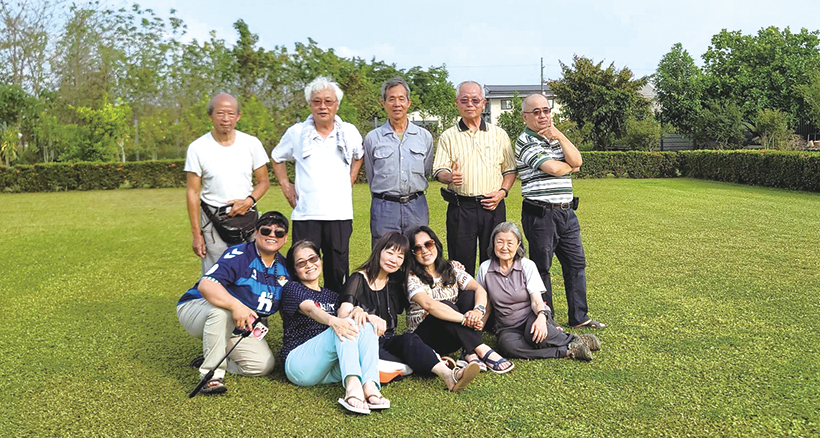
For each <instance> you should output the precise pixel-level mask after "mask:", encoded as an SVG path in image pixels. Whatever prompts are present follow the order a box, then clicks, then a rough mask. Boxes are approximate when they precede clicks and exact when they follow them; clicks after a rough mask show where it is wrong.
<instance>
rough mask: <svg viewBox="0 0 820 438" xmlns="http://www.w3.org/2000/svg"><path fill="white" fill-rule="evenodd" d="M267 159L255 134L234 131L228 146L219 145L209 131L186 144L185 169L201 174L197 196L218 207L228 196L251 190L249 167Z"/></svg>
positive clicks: (250, 169) (250, 171)
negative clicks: (232, 140)
mask: <svg viewBox="0 0 820 438" xmlns="http://www.w3.org/2000/svg"><path fill="white" fill-rule="evenodd" d="M267 163H268V155H267V153H266V152H265V148H264V147H262V142H260V141H259V139H258V138H256V137H254V136H252V135H248V134H245V133H244V132H239V131H236V139H235V140H234V142H233V144H232V145H230V146H222V145H221V144H219V143H217V142H216V140H214V137H213V136H212V135H211V133H210V132H209V133H207V134H205V135H203V136H202V137H199V138H198V139H196V140H194V141H193V143H191V145H190V146H188V153H187V155H186V157H185V171H186V172H192V173H195V174H196V175H197V176H199V177H200V178H202V191H201V192H200V194H199V198H200V199H202V200H203V201H205V203H206V204H208V205H212V206H214V207H221V206H223V205H225V204H227V203H228V201H230V200H232V199H245V198H247V197H248V195H250V194H251V193H252V192H253V180H252V178H253V171H254V170H256V169H259V168H260V167H262V166H264V165H266V164H267Z"/></svg>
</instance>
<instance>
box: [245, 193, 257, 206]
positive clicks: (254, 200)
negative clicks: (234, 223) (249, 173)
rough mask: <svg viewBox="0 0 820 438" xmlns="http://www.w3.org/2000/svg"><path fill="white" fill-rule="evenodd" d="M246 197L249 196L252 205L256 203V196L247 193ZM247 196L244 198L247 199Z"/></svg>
mask: <svg viewBox="0 0 820 438" xmlns="http://www.w3.org/2000/svg"><path fill="white" fill-rule="evenodd" d="M248 198H251V201H253V205H256V202H257V201H256V198H254V197H253V195H248ZM248 198H245V199H248Z"/></svg>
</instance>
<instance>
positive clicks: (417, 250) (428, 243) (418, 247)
mask: <svg viewBox="0 0 820 438" xmlns="http://www.w3.org/2000/svg"><path fill="white" fill-rule="evenodd" d="M435 247H436V242H435V241H434V240H433V239H430V240H428V241H426V242H424V243H422V244H421V245H416V246H414V247H413V254H418V253H420V252H421V250H422V248H427V251H432V250H433V248H435Z"/></svg>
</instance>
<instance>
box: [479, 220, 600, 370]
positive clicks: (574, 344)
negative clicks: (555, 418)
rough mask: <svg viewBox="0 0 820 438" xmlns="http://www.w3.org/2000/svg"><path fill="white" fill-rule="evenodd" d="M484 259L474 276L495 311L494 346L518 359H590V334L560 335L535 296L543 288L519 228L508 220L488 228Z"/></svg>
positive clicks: (595, 344)
mask: <svg viewBox="0 0 820 438" xmlns="http://www.w3.org/2000/svg"><path fill="white" fill-rule="evenodd" d="M487 250H488V253H489V256H490V259H489V260H487V261H485V262H484V263H482V264H481V266H480V267H479V269H478V275H476V280H478V283H479V284H481V285H482V286H483V287H484V289H486V290H487V295H488V297H489V301H490V304H491V306H492V308H493V309H494V311H495V323H496V334H497V335H498V349H499V351H500V352H501V353H502V354H504V355H505V356H507V357H519V358H522V359H548V358H561V357H566V358H572V359H579V360H592V353H591V351H595V350H598V349H599V348H600V347H601V343H600V341H598V338H597V337H596V336H595V335H588V334H584V335H576V334H570V333H564V332H563V330H562V329H560V328H559V327H558V326H556V325H555V322H554V321H553V319H552V311H551V310H550V308H549V307H547V305H546V304H544V300H543V299H542V298H541V293H542V292H544V291H545V290H546V288H545V287H544V282H543V281H542V280H541V276H540V275H538V268H536V266H535V263H534V262H533V261H532V260H530V259H527V258H525V257H524V254H525V251H526V250H525V249H524V244H523V243H522V240H521V231H520V230H519V229H518V227H517V226H516V225H515V224H513V223H511V222H502V223H500V224H498V225H497V226H496V227H495V229H493V232H492V235H491V238H490V247H489V248H487Z"/></svg>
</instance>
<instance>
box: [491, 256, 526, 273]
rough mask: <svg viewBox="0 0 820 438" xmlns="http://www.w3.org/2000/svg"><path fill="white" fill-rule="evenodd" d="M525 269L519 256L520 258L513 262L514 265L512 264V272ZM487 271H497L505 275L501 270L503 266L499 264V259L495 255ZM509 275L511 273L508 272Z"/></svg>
mask: <svg viewBox="0 0 820 438" xmlns="http://www.w3.org/2000/svg"><path fill="white" fill-rule="evenodd" d="M523 270H524V267H523V266H521V259H520V258H519V259H517V260H516V261H514V262H513V266H512V269H511V270H510V272H512V271H523ZM487 271H488V272H497V273H499V274H501V275H504V274H503V273H502V272H501V266H499V264H498V260H496V259H495V258H494V257H493V258H492V259H491V261H490V268H489V269H488V270H487ZM508 275H509V273H508Z"/></svg>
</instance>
